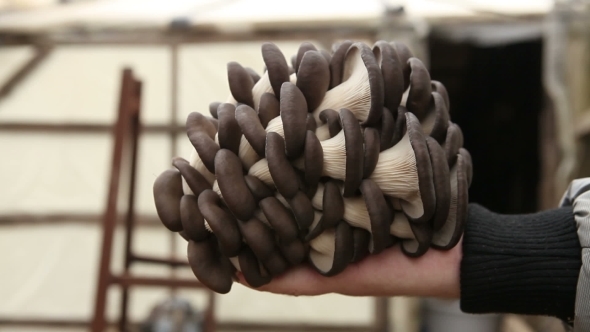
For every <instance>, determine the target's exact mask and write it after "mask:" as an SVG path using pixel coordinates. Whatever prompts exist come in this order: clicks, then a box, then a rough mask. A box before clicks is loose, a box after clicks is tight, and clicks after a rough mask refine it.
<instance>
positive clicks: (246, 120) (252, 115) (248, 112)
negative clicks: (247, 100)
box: [236, 97, 274, 157]
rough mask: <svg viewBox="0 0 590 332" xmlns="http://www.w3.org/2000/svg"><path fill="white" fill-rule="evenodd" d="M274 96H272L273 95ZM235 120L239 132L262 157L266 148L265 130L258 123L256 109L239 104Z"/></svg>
mask: <svg viewBox="0 0 590 332" xmlns="http://www.w3.org/2000/svg"><path fill="white" fill-rule="evenodd" d="M273 98H274V97H273ZM236 121H237V123H238V125H239V126H240V129H241V133H243V134H244V137H245V138H246V140H247V141H248V143H250V145H251V146H252V148H253V149H254V151H256V154H258V155H259V156H260V157H264V153H265V148H266V131H265V130H264V127H263V126H262V124H261V123H260V119H259V118H258V114H256V111H255V110H254V109H253V108H251V107H250V106H247V105H240V106H238V107H237V108H236Z"/></svg>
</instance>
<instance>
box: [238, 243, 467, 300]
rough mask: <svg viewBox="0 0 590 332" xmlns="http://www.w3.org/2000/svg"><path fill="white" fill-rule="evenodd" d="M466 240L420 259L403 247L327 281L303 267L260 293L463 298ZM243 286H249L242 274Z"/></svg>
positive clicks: (265, 287) (305, 266)
mask: <svg viewBox="0 0 590 332" xmlns="http://www.w3.org/2000/svg"><path fill="white" fill-rule="evenodd" d="M461 244H462V240H461V241H460V242H459V243H458V244H457V245H456V246H455V247H454V248H453V249H451V250H448V251H441V250H434V249H431V250H428V252H426V254H424V255H423V256H421V257H418V258H410V257H407V256H406V255H404V254H403V253H402V251H401V249H400V246H394V247H391V248H389V249H386V250H384V251H383V252H381V253H380V254H378V255H372V256H368V257H366V258H365V259H363V260H361V261H360V262H357V263H354V264H351V265H349V266H348V267H347V268H346V269H345V270H344V271H342V272H341V273H340V274H338V275H335V276H332V277H325V276H322V275H321V274H319V273H318V272H317V271H315V270H314V269H313V268H312V267H311V266H309V265H307V264H302V265H299V266H296V267H293V268H291V269H290V270H288V271H287V272H286V273H284V274H283V275H281V276H278V277H275V278H273V280H272V281H271V282H270V283H269V284H266V285H264V286H262V287H259V288H256V289H257V290H260V291H264V292H270V293H277V294H286V295H293V296H300V295H322V294H328V293H338V294H343V295H350V296H428V297H440V298H459V296H460V285H459V273H460V262H461V257H462V250H461V248H462V246H461ZM238 279H239V282H240V283H241V284H243V285H246V286H248V283H247V282H246V280H245V279H244V276H243V275H242V274H241V273H238Z"/></svg>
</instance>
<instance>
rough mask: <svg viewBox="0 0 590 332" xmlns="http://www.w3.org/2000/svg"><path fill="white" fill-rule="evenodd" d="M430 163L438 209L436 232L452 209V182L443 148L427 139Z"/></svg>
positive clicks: (434, 222)
mask: <svg viewBox="0 0 590 332" xmlns="http://www.w3.org/2000/svg"><path fill="white" fill-rule="evenodd" d="M426 144H427V146H428V153H429V154H430V161H431V162H432V176H433V183H434V194H435V197H436V208H435V211H434V216H433V217H432V226H433V228H434V230H439V229H440V228H441V227H442V226H443V224H444V223H445V221H446V220H447V217H448V215H449V209H450V208H451V180H450V173H449V165H448V164H447V158H446V156H445V152H444V150H443V149H442V147H441V146H440V145H439V144H438V143H437V142H436V141H435V140H434V138H432V137H427V138H426Z"/></svg>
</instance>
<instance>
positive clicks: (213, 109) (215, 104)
mask: <svg viewBox="0 0 590 332" xmlns="http://www.w3.org/2000/svg"><path fill="white" fill-rule="evenodd" d="M219 105H221V103H220V102H218V101H216V102H212V103H211V104H209V113H210V114H211V116H212V117H213V118H214V119H217V108H218V107H219ZM195 113H196V112H195ZM198 114H200V113H198ZM187 127H188V126H187Z"/></svg>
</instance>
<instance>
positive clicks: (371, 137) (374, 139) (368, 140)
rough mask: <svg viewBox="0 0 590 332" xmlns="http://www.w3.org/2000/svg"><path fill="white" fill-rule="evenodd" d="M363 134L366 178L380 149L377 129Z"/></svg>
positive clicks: (373, 168)
mask: <svg viewBox="0 0 590 332" xmlns="http://www.w3.org/2000/svg"><path fill="white" fill-rule="evenodd" d="M388 45H389V44H388ZM363 136H364V141H365V145H364V149H365V157H364V161H363V178H368V177H369V176H370V175H371V173H373V171H374V170H375V167H376V166H377V161H378V160H379V152H380V151H381V147H380V137H379V131H377V129H375V128H371V127H367V128H365V129H364V131H363Z"/></svg>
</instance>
